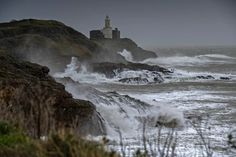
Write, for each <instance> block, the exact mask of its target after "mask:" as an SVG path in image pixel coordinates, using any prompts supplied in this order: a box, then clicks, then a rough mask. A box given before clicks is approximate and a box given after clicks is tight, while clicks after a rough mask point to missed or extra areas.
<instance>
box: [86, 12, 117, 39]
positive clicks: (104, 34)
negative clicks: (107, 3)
mask: <svg viewBox="0 0 236 157" xmlns="http://www.w3.org/2000/svg"><path fill="white" fill-rule="evenodd" d="M90 39H91V40H102V39H113V40H118V39H120V31H119V30H118V28H115V29H114V30H112V27H111V20H110V18H109V16H106V18H105V25H104V27H103V29H99V30H91V31H90Z"/></svg>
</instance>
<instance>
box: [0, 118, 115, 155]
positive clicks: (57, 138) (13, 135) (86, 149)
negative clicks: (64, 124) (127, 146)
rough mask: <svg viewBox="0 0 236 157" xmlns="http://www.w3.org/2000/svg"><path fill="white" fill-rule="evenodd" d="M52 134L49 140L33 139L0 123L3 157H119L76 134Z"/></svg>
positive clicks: (1, 152)
mask: <svg viewBox="0 0 236 157" xmlns="http://www.w3.org/2000/svg"><path fill="white" fill-rule="evenodd" d="M64 132H65V131H63V132H62V131H61V132H60V133H56V134H52V135H50V136H49V137H48V138H45V139H44V140H42V139H33V138H31V137H29V136H26V135H25V134H24V133H22V131H21V130H20V129H18V128H17V127H13V126H11V125H9V124H8V123H6V122H0V156H1V157H118V156H119V155H118V154H116V153H115V152H113V151H107V150H105V147H104V145H103V144H100V143H97V142H93V141H88V140H84V139H82V138H81V137H78V136H75V135H74V134H67V133H64Z"/></svg>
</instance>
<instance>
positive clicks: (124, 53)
mask: <svg viewBox="0 0 236 157" xmlns="http://www.w3.org/2000/svg"><path fill="white" fill-rule="evenodd" d="M117 53H118V54H120V55H121V56H123V57H124V58H125V60H126V61H128V62H134V60H133V56H132V54H131V52H129V51H127V50H126V49H124V50H123V51H121V52H117Z"/></svg>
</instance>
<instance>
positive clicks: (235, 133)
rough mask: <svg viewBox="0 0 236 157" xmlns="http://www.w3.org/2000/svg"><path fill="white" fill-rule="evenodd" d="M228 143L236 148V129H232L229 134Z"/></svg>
mask: <svg viewBox="0 0 236 157" xmlns="http://www.w3.org/2000/svg"><path fill="white" fill-rule="evenodd" d="M228 143H229V145H230V146H231V147H232V148H234V149H236V130H232V131H231V132H230V133H229V135H228Z"/></svg>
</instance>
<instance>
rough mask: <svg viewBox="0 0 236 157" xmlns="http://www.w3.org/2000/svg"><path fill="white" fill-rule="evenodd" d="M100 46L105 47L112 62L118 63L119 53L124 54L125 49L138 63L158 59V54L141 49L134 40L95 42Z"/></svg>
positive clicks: (122, 39)
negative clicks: (148, 59)
mask: <svg viewBox="0 0 236 157" xmlns="http://www.w3.org/2000/svg"><path fill="white" fill-rule="evenodd" d="M93 41H95V42H96V43H97V44H98V45H100V46H101V47H103V48H104V49H107V51H108V52H109V56H110V61H112V62H116V61H117V60H120V59H119V56H120V55H118V54H117V52H122V51H123V50H124V49H126V50H128V51H129V52H131V54H132V56H133V59H134V60H136V61H141V60H144V59H147V58H156V57H157V55H156V53H154V52H152V51H147V50H144V49H142V48H141V47H139V46H138V45H137V44H136V43H135V42H134V41H133V40H131V39H128V38H121V39H116V40H111V39H103V40H102V39H101V40H93ZM100 53H101V54H103V55H104V56H105V57H106V54H105V53H103V52H100Z"/></svg>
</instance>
